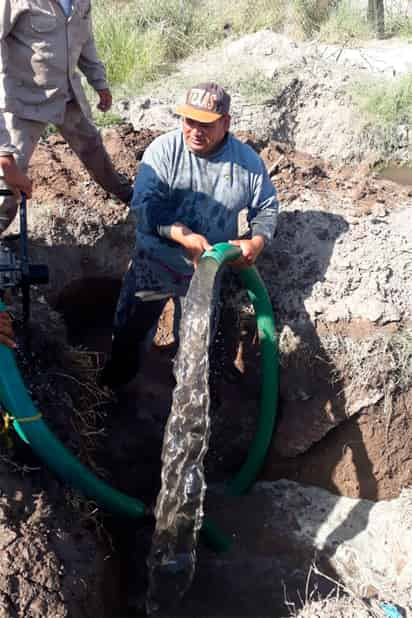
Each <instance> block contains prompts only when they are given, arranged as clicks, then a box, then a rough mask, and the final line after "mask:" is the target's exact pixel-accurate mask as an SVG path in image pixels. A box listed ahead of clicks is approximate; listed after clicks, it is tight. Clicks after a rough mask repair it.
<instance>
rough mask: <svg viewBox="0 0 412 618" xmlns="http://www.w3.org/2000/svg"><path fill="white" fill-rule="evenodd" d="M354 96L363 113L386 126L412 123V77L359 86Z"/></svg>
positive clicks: (375, 81) (356, 87)
mask: <svg viewBox="0 0 412 618" xmlns="http://www.w3.org/2000/svg"><path fill="white" fill-rule="evenodd" d="M353 96H354V99H355V102H357V104H358V105H359V107H360V109H361V110H362V111H364V112H366V113H367V114H368V115H369V116H370V117H371V118H373V119H375V120H378V121H379V122H381V123H382V124H384V125H398V124H411V123H412V75H403V76H402V77H399V78H397V79H385V80H382V79H381V80H378V79H375V80H373V81H370V82H369V84H367V85H365V83H362V84H359V85H357V86H355V88H354V91H353Z"/></svg>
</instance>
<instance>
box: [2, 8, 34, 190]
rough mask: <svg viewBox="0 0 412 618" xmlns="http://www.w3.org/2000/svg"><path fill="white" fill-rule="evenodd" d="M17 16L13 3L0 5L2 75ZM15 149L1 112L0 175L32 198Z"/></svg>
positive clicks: (11, 187)
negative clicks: (18, 165) (17, 161)
mask: <svg viewBox="0 0 412 618" xmlns="http://www.w3.org/2000/svg"><path fill="white" fill-rule="evenodd" d="M15 19H16V15H15V14H14V12H13V3H12V2H10V0H3V1H2V2H1V5H0V74H1V75H2V76H5V75H6V73H7V62H8V48H7V37H8V35H9V34H10V32H11V31H12V29H13V24H14V21H15ZM0 80H1V81H0V94H1V93H2V91H3V94H7V93H4V88H5V80H4V77H3V78H0ZM15 152H16V149H15V147H14V146H13V144H12V143H11V139H10V133H9V131H8V130H7V127H6V123H5V118H4V113H3V112H2V111H0V175H1V176H3V178H4V181H5V183H6V184H7V185H8V186H9V187H10V189H12V190H20V191H24V192H25V193H26V194H27V196H28V197H30V196H31V192H32V183H31V180H30V179H29V178H28V177H27V176H26V175H25V174H23V172H22V171H21V170H20V169H19V168H18V167H17V164H16V161H15V159H14V153H15Z"/></svg>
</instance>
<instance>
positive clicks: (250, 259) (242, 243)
mask: <svg viewBox="0 0 412 618" xmlns="http://www.w3.org/2000/svg"><path fill="white" fill-rule="evenodd" d="M229 242H230V244H231V245H236V247H239V248H240V249H241V251H242V257H240V258H238V259H237V260H234V261H233V262H230V265H231V266H233V267H234V268H248V267H249V266H253V264H254V263H255V262H256V260H257V258H258V257H259V255H260V253H261V252H262V250H263V247H264V246H265V238H264V237H263V236H254V237H253V238H251V239H250V240H229Z"/></svg>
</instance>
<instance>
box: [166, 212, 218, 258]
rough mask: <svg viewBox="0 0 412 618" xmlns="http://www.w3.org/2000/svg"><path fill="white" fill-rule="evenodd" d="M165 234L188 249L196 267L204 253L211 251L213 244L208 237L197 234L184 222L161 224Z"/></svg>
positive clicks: (187, 251) (188, 253)
mask: <svg viewBox="0 0 412 618" xmlns="http://www.w3.org/2000/svg"><path fill="white" fill-rule="evenodd" d="M161 229H162V232H163V236H166V237H167V238H170V240H173V241H174V242H177V243H178V244H179V245H182V247H183V248H184V249H185V250H186V253H187V255H188V257H189V258H190V259H191V260H192V262H193V264H194V266H195V267H196V266H197V264H198V262H199V260H200V257H201V255H202V253H204V252H205V251H209V249H211V248H212V247H211V245H210V244H209V243H208V241H207V238H205V237H204V236H202V235H201V234H195V233H194V232H192V230H191V229H189V228H188V227H187V226H186V225H184V223H179V222H176V223H173V224H172V225H169V226H161Z"/></svg>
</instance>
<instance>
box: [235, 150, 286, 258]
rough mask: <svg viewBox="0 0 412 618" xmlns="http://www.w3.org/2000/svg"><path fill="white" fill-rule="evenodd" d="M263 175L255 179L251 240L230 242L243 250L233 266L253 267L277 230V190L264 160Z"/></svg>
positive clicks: (250, 211)
mask: <svg viewBox="0 0 412 618" xmlns="http://www.w3.org/2000/svg"><path fill="white" fill-rule="evenodd" d="M260 168H261V173H260V174H258V175H257V177H256V178H255V183H254V187H253V198H252V203H251V205H250V208H249V225H250V228H251V238H250V239H234V240H231V241H230V242H231V243H232V244H234V245H237V246H238V247H240V249H241V250H242V258H239V260H236V262H234V263H233V266H236V267H240V268H242V267H243V268H244V267H247V266H252V265H253V264H254V263H255V262H256V260H257V258H258V257H259V255H260V254H261V252H262V251H263V249H264V247H265V246H266V245H267V244H270V243H271V242H272V239H273V236H274V234H275V230H276V224H277V217H278V211H279V202H278V199H277V194H276V189H275V187H274V186H273V184H272V182H271V180H270V178H269V174H268V173H267V170H266V168H265V165H264V163H263V161H262V160H260Z"/></svg>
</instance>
